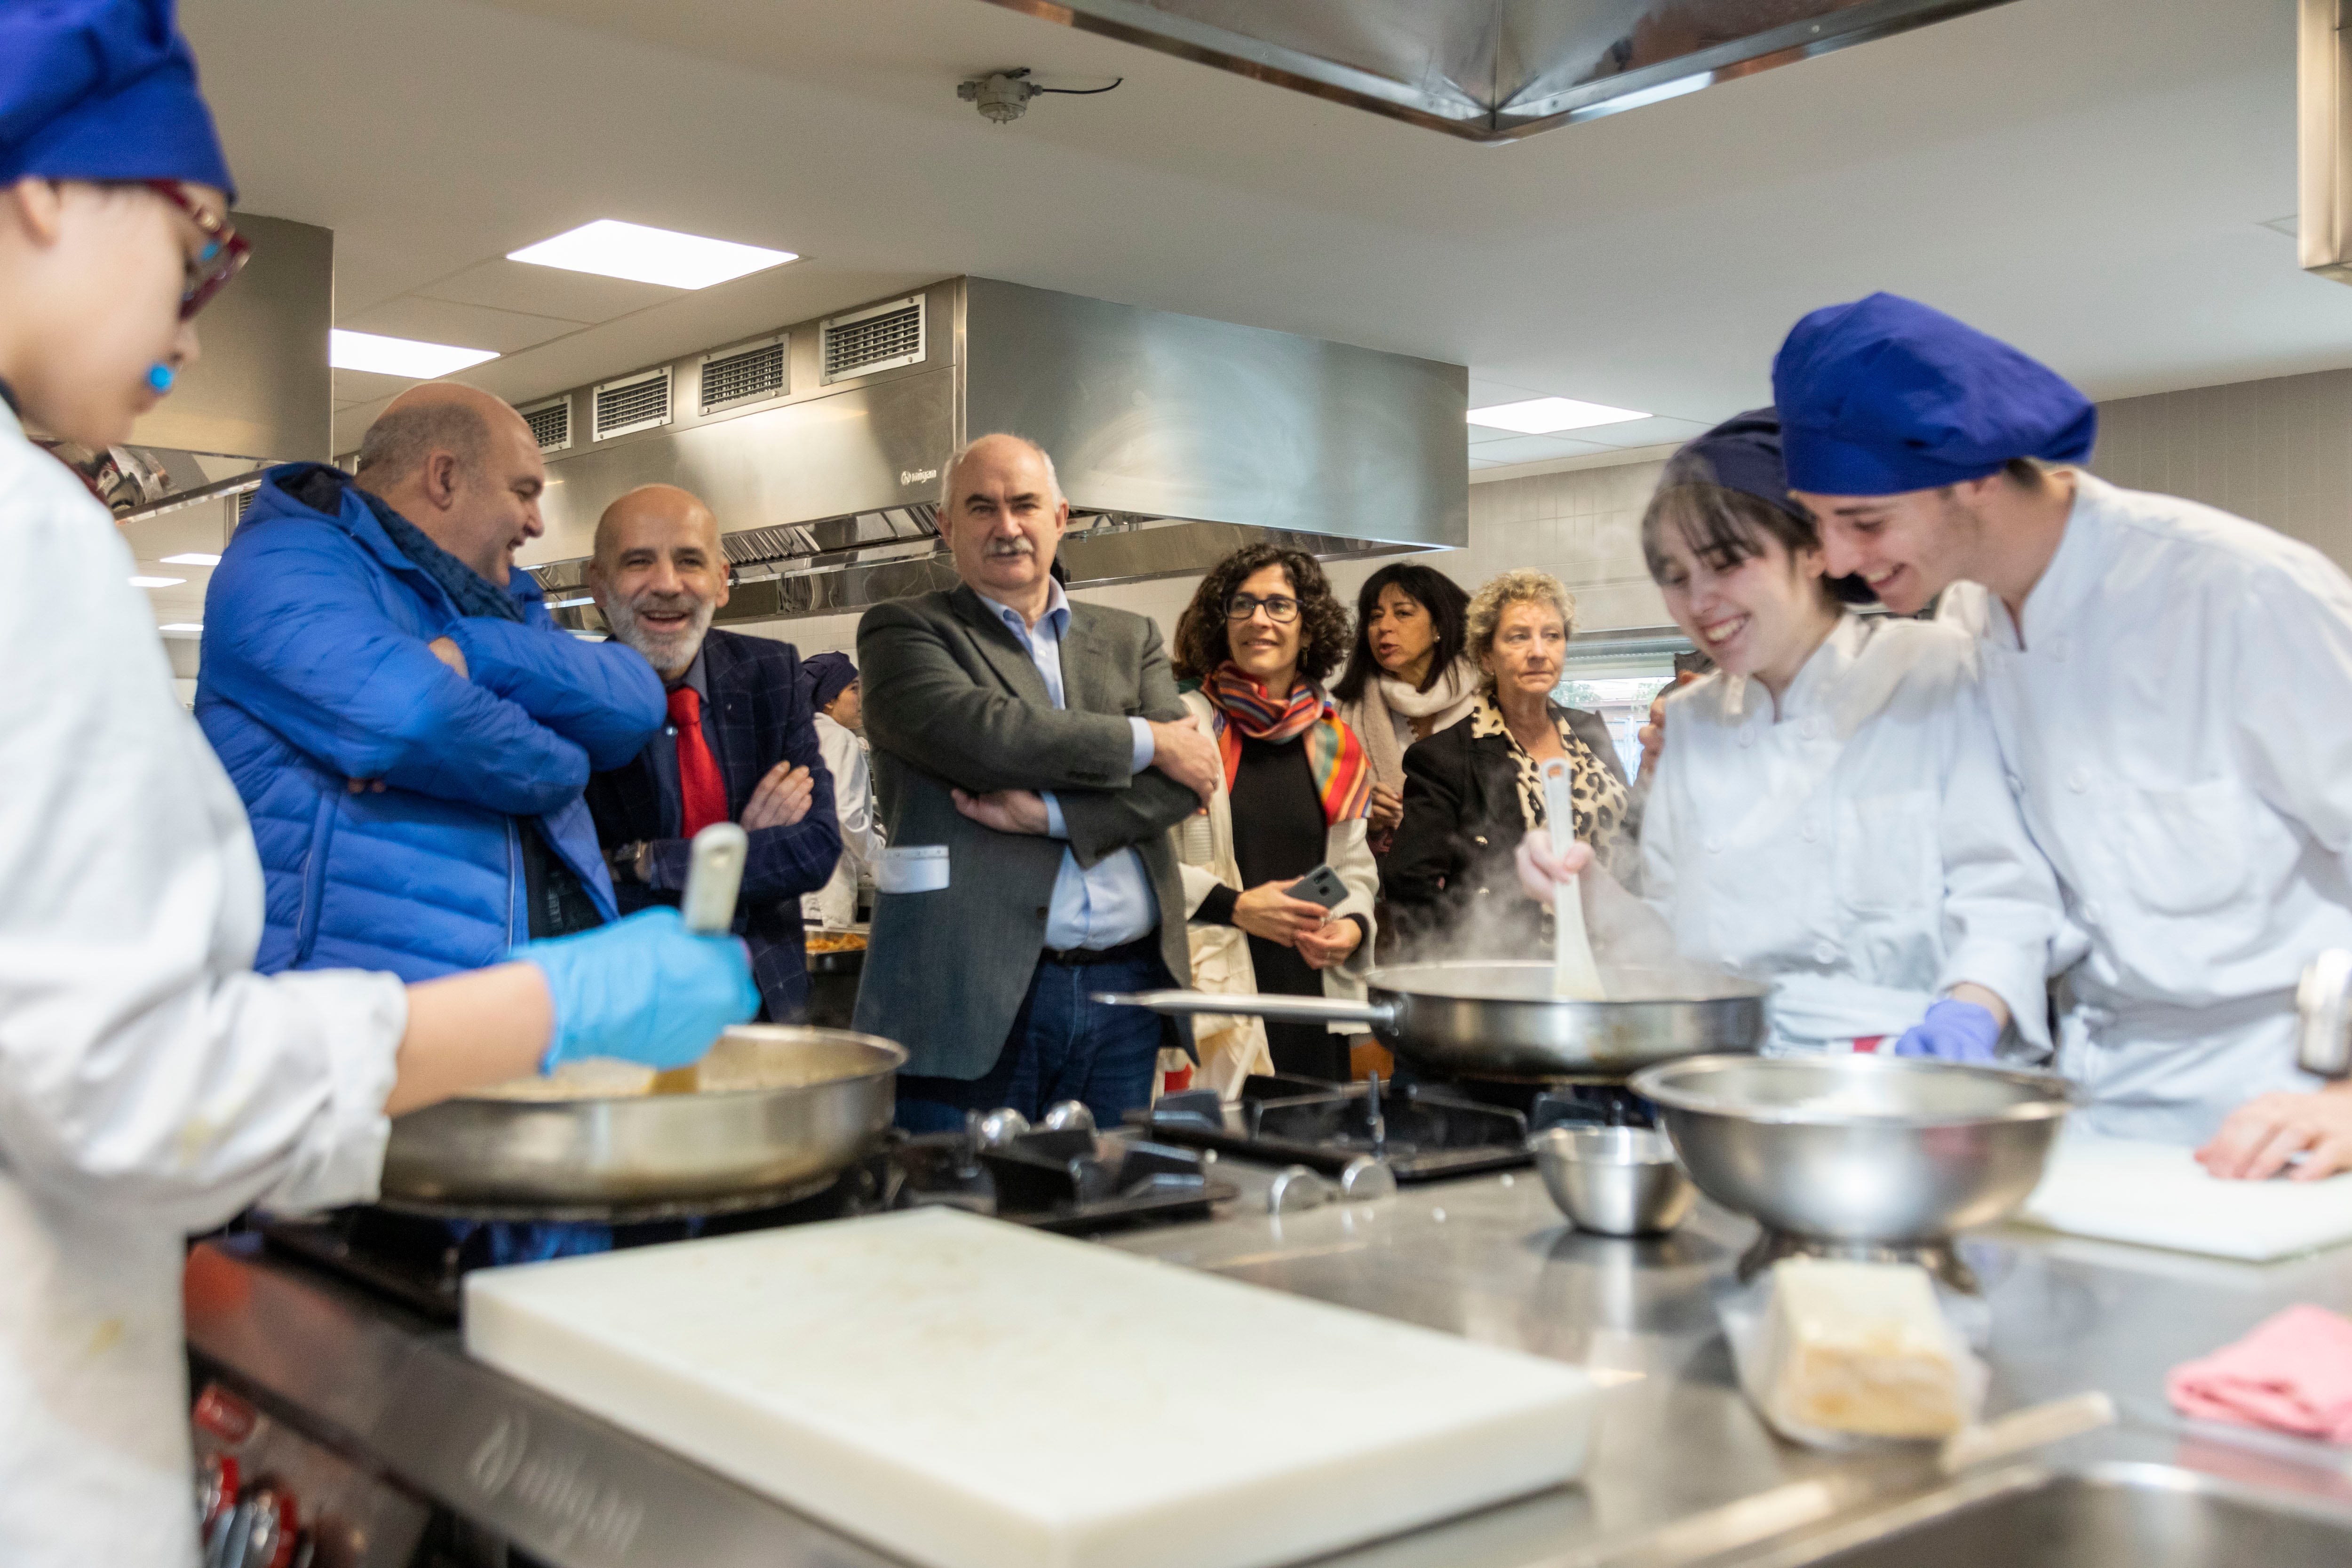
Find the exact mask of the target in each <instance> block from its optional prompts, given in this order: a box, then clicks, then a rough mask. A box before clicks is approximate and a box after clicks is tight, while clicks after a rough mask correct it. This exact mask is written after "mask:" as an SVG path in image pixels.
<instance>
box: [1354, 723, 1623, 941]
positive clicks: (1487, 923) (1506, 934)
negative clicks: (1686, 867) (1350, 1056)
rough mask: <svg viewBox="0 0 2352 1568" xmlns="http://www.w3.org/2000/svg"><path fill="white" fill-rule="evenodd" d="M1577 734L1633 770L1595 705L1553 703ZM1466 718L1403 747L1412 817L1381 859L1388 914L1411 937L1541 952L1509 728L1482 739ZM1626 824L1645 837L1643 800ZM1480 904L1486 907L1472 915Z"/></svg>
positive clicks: (1612, 765) (1538, 909) (1407, 813)
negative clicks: (1526, 883) (1526, 879)
mask: <svg viewBox="0 0 2352 1568" xmlns="http://www.w3.org/2000/svg"><path fill="white" fill-rule="evenodd" d="M1551 714H1552V717H1553V719H1554V720H1559V719H1565V720H1567V721H1568V726H1569V728H1570V730H1572V731H1575V733H1576V736H1577V738H1578V739H1579V740H1580V741H1582V742H1584V744H1585V746H1586V747H1587V748H1588V749H1589V750H1591V752H1592V754H1593V755H1594V756H1596V757H1598V758H1600V759H1601V766H1602V767H1604V768H1607V769H1608V770H1609V771H1610V772H1611V773H1614V774H1616V775H1617V778H1618V780H1619V781H1620V782H1621V783H1622V782H1623V780H1624V777H1625V770H1624V769H1623V767H1622V765H1620V763H1618V761H1617V748H1616V746H1615V745H1614V744H1613V743H1612V742H1611V741H1610V739H1609V726H1608V725H1607V724H1606V723H1605V722H1603V721H1602V720H1601V716H1600V715H1599V714H1597V713H1588V712H1585V711H1584V710H1581V709H1578V708H1563V707H1561V706H1559V704H1558V703H1554V704H1552V705H1551ZM1470 727H1471V726H1470V721H1469V720H1468V719H1467V718H1465V719H1462V720H1460V721H1457V722H1455V723H1454V724H1451V725H1448V726H1447V727H1446V728H1444V729H1443V730H1440V731H1438V732H1437V733H1436V734H1434V735H1432V736H1430V737H1429V738H1428V739H1427V740H1425V741H1417V742H1413V744H1412V745H1411V746H1410V747H1407V748H1406V750H1405V753H1404V821H1403V822H1402V824H1401V825H1399V826H1398V828H1397V831H1396V841H1395V842H1394V843H1393V844H1391V846H1390V847H1389V855H1388V858H1387V860H1385V861H1384V862H1382V863H1381V894H1382V896H1383V897H1385V898H1386V899H1387V900H1388V905H1389V918H1390V921H1391V923H1392V924H1393V925H1394V926H1395V927H1396V929H1397V930H1398V931H1399V932H1400V933H1401V934H1402V936H1403V937H1404V938H1405V939H1407V940H1408V941H1410V940H1413V939H1432V938H1433V939H1437V940H1438V941H1440V942H1443V941H1444V939H1445V938H1446V937H1447V936H1449V935H1451V936H1457V937H1459V936H1464V935H1467V934H1469V933H1472V932H1474V931H1475V935H1476V939H1477V940H1483V941H1486V942H1497V941H1499V942H1501V944H1502V945H1503V946H1505V947H1508V948H1514V949H1516V950H1517V951H1511V952H1495V953H1493V954H1492V956H1494V957H1497V958H1519V957H1541V956H1543V952H1544V930H1543V909H1542V906H1541V905H1539V904H1538V903H1536V902H1535V901H1534V900H1531V899H1528V898H1527V897H1526V896H1525V895H1523V894H1522V893H1521V892H1520V891H1519V879H1518V871H1517V866H1516V865H1515V864H1514V860H1513V857H1514V855H1515V853H1516V852H1517V849H1518V847H1519V839H1520V837H1522V836H1523V835H1525V833H1526V832H1527V824H1526V821H1525V819H1524V818H1523V817H1522V816H1520V814H1519V785H1518V768H1517V764H1515V763H1513V762H1512V760H1511V742H1510V741H1509V740H1508V739H1507V737H1505V736H1501V735H1485V736H1479V737H1475V738H1474V737H1473V736H1472V735H1471V733H1470ZM1620 831H1621V832H1622V834H1623V835H1624V836H1625V837H1628V838H1631V839H1633V840H1636V841H1638V840H1639V838H1640V837H1641V819H1640V816H1639V812H1638V808H1633V807H1629V809H1628V813H1627V816H1626V820H1625V823H1624V825H1623V826H1622V828H1621V829H1620ZM1474 910H1479V911H1480V912H1479V913H1478V914H1477V915H1476V917H1475V919H1474Z"/></svg>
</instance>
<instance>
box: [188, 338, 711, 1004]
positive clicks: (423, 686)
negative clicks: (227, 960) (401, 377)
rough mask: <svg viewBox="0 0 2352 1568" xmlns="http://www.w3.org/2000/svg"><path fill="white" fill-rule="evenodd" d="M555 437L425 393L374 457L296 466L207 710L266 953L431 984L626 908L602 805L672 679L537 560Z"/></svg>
mask: <svg viewBox="0 0 2352 1568" xmlns="http://www.w3.org/2000/svg"><path fill="white" fill-rule="evenodd" d="M546 478H547V476H546V468H545V467H544V466H543V465H542V464H541V460H540V456H539V447H538V445H537V443H536V442H535V441H534V440H533V439H532V437H531V435H530V427H529V426H526V425H525V424H524V423H523V421H522V419H521V417H520V416H519V415H517V414H516V413H515V411H514V410H513V409H512V408H510V407H509V406H508V405H506V404H504V403H501V402H499V400H498V399H497V398H495V397H492V396H490V395H488V394H487V393H483V392H478V391H476V390H474V389H473V388H470V387H464V386H457V385H454V384H431V385H425V386H420V387H415V388H412V389H411V390H410V391H408V392H406V393H404V394H402V395H400V396H399V397H398V398H395V399H394V401H393V403H392V405H390V406H389V407H387V408H386V409H385V410H384V412H383V416H382V417H380V418H379V419H377V421H376V422H375V424H374V425H373V426H370V428H369V430H368V432H367V436H366V437H365V439H364V441H363V442H362V446H361V448H360V461H359V471H358V474H357V475H356V477H347V476H345V475H344V474H343V473H342V472H341V470H339V469H335V468H327V467H325V466H323V465H320V464H316V463H295V464H289V465H287V466H286V467H283V468H273V469H271V470H270V471H269V474H268V478H267V479H265V481H264V482H263V484H262V486H261V489H260V490H259V492H258V493H257V495H256V496H255V498H254V503H253V506H252V508H251V509H250V510H248V511H247V514H246V517H245V520H244V521H243V522H241V523H240V524H239V525H238V527H237V531H236V537H235V538H234V539H233V540H231V541H230V542H229V546H228V548H227V550H226V552H224V553H223V554H222V557H221V562H220V565H219V566H218V567H217V568H215V571H214V573H213V579H212V585H211V588H210V590H209V591H208V592H207V594H206V595H205V637H204V659H203V666H202V674H201V676H200V677H199V679H198V680H197V685H196V718H197V719H198V721H200V722H202V724H203V725H204V728H205V734H206V736H207V737H209V738H210V739H211V741H212V743H213V749H214V750H215V751H216V752H219V753H220V758H221V761H222V762H223V763H225V764H226V766H227V769H228V772H229V776H230V777H231V778H233V779H235V780H236V787H237V790H238V793H239V794H241V795H243V796H244V797H245V805H246V811H247V814H248V815H249V816H251V817H252V820H253V834H254V839H255V842H256V844H257V846H258V847H259V849H260V852H261V862H262V868H263V871H264V872H265V874H266V876H267V879H268V930H267V931H266V933H265V934H264V936H263V938H262V942H261V951H260V954H259V956H258V958H257V960H256V965H255V966H256V967H257V968H258V969H260V970H262V971H263V972H264V973H271V972H275V971H278V970H282V969H342V968H353V969H377V970H390V971H392V972H393V973H395V974H398V975H400V976H401V977H402V978H404V979H407V980H424V979H428V978H430V977H432V976H434V975H436V974H445V973H449V972H450V971H452V970H458V969H471V968H475V967H478V966H479V965H482V964H487V963H497V962H498V961H499V960H500V959H501V958H503V957H504V956H505V955H506V952H507V950H508V949H509V948H510V947H513V946H515V945H517V944H519V943H520V942H527V941H530V940H531V939H533V938H538V937H548V936H560V935H562V934H563V933H565V932H566V931H577V930H581V929H584V928H585V927H588V926H593V925H595V924H597V923H599V922H600V921H607V920H611V919H612V918H614V906H613V889H612V883H611V880H610V879H609V878H608V876H607V874H606V871H605V868H604V859H603V857H602V855H601V854H600V852H599V851H598V849H597V847H596V830H595V826H594V824H593V822H592V821H591V820H590V818H589V815H588V809H587V806H586V805H584V804H583V801H582V798H581V795H582V791H583V788H584V787H585V786H586V784H587V783H588V775H589V773H591V772H592V771H596V770H601V769H606V768H615V767H618V766H620V765H621V764H622V763H626V762H627V761H629V760H630V759H631V758H632V757H634V756H635V755H636V753H637V752H639V751H640V750H641V749H642V748H643V747H644V745H645V743H646V741H647V740H648V739H649V738H651V736H652V735H653V733H654V731H656V730H657V729H659V728H660V727H661V723H662V721H663V718H664V713H665V709H664V700H663V693H662V685H661V680H660V679H659V678H658V677H656V675H655V674H654V672H653V671H652V669H651V668H648V667H647V666H646V661H645V660H644V659H643V658H639V657H638V656H637V655H636V654H635V653H634V652H632V651H631V650H630V649H628V648H625V647H622V646H620V645H619V644H617V643H614V644H609V645H607V644H598V643H590V642H583V641H582V640H580V639H579V638H576V637H572V636H570V635H568V634H566V633H564V632H562V630H560V629H559V628H558V627H557V626H555V625H554V622H553V620H552V619H551V617H550V616H549V615H548V613H547V608H546V605H544V604H543V603H542V601H541V596H540V593H539V589H538V587H537V585H536V584H534V583H533V582H532V581H531V579H530V574H527V573H517V572H515V571H514V570H513V561H514V553H515V552H516V551H517V550H519V549H520V548H521V547H522V546H523V545H524V544H525V543H527V542H529V541H530V540H531V539H533V538H536V537H537V536H538V535H539V534H540V533H541V531H542V527H543V525H542V524H541V521H540V516H539V496H540V492H541V489H543V488H544V486H545V484H546Z"/></svg>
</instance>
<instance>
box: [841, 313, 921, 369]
mask: <svg viewBox="0 0 2352 1568" xmlns="http://www.w3.org/2000/svg"><path fill="white" fill-rule="evenodd" d="M922 357H923V300H922V296H921V295H916V296H915V297H914V298H912V299H908V300H892V301H891V302H890V303H888V304H887V305H877V306H875V307H874V308H873V309H871V310H858V311H855V312H853V313H851V314H849V315H846V316H835V318H834V319H833V320H832V321H827V322H826V323H825V324H824V379H825V380H827V381H838V380H840V379H841V378H842V377H844V376H847V375H865V374H868V373H870V372H873V371H877V370H896V369H898V367H899V366H900V365H902V364H913V363H916V362H917V361H919V360H920V359H921V358H922Z"/></svg>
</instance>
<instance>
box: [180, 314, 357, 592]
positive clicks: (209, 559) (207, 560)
mask: <svg viewBox="0 0 2352 1568" xmlns="http://www.w3.org/2000/svg"><path fill="white" fill-rule="evenodd" d="M311 363H314V364H315V363H318V362H317V361H315V360H314V361H312V362H311ZM160 559H161V560H162V561H163V564H164V565H166V566H217V565H219V564H220V557H219V556H217V555H207V554H205V552H203V551H201V550H191V551H188V552H186V553H184V554H181V555H165V556H162V557H160Z"/></svg>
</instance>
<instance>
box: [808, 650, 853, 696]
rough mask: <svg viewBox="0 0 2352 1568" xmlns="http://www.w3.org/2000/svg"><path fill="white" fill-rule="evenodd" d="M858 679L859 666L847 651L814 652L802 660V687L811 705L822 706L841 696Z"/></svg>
mask: <svg viewBox="0 0 2352 1568" xmlns="http://www.w3.org/2000/svg"><path fill="white" fill-rule="evenodd" d="M856 679H857V667H856V665H855V664H852V663H851V662H850V661H849V656H848V655H847V654H845V653H813V654H811V655H809V656H808V658H804V659H803V660H801V689H802V690H803V691H805V692H807V693H808V700H809V706H810V707H811V708H812V709H815V708H822V707H824V705H825V704H826V703H828V702H830V701H832V700H834V699H835V698H836V697H838V696H840V695H841V694H842V691H843V690H844V689H845V688H847V686H848V685H849V683H850V682H851V681H853V680H856Z"/></svg>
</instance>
